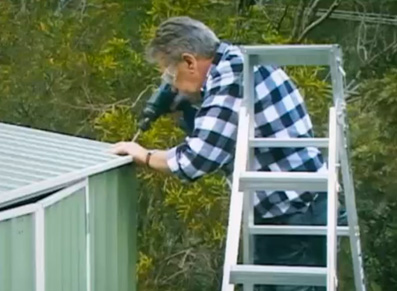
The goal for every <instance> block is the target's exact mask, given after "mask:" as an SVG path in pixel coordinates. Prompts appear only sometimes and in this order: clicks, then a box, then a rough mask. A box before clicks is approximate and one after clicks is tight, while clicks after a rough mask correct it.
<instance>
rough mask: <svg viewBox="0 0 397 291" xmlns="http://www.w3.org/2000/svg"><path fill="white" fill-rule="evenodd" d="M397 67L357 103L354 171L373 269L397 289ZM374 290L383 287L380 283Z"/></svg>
mask: <svg viewBox="0 0 397 291" xmlns="http://www.w3.org/2000/svg"><path fill="white" fill-rule="evenodd" d="M396 92H397V71H396V70H395V69H394V70H391V71H389V72H388V73H387V74H385V76H384V77H383V78H380V79H374V80H370V81H367V82H366V83H365V85H364V87H363V89H362V99H361V101H360V102H359V103H358V104H356V106H355V107H354V108H352V110H351V111H352V112H351V115H352V116H353V119H352V124H351V127H352V132H353V136H352V139H353V146H354V152H353V153H354V154H353V161H354V164H353V165H354V169H355V171H354V173H355V178H356V182H357V184H356V185H357V193H358V195H359V197H360V201H359V202H360V204H359V205H360V217H361V221H362V232H363V236H364V238H366V239H365V240H364V251H365V253H366V262H367V272H368V275H369V277H370V278H371V279H372V284H373V285H374V286H378V290H385V291H388V290H390V291H391V290H395V288H396V286H397V280H396V278H395V276H394V275H393V274H394V271H393V270H396V269H397V249H396V247H395V244H396V241H397V219H396V215H395V214H396V213H397V202H396V198H395V193H396V191H397V162H396V159H395V158H394V157H395V156H396V155H397V127H396V125H397V110H396V108H397V97H396ZM374 288H375V289H374V290H377V289H376V287H374Z"/></svg>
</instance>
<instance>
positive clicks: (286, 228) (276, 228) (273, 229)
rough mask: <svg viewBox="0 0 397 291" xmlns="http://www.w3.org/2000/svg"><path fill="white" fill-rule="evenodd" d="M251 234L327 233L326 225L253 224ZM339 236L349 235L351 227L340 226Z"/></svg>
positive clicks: (338, 229) (338, 228) (250, 228)
mask: <svg viewBox="0 0 397 291" xmlns="http://www.w3.org/2000/svg"><path fill="white" fill-rule="evenodd" d="M248 229H249V233H250V234H266V235H327V227H326V226H310V225H252V226H250V227H249V228H248ZM336 232H337V234H338V235H339V236H349V227H347V226H338V227H337V230H336Z"/></svg>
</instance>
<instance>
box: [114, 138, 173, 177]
mask: <svg viewBox="0 0 397 291" xmlns="http://www.w3.org/2000/svg"><path fill="white" fill-rule="evenodd" d="M110 152H111V153H112V154H115V155H130V156H131V157H132V158H133V160H134V162H136V163H138V164H141V165H144V164H145V163H146V158H147V155H148V152H149V151H148V150H147V149H145V148H144V147H142V146H140V145H139V144H137V143H136V142H133V141H130V142H125V141H122V142H119V143H116V144H114V145H113V146H112V148H111V150H110ZM149 166H150V167H151V168H152V169H155V170H157V171H161V172H164V173H170V172H171V171H170V169H169V167H168V164H167V152H166V151H156V152H155V153H153V154H152V156H151V159H150V163H149Z"/></svg>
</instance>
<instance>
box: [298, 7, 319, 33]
mask: <svg viewBox="0 0 397 291" xmlns="http://www.w3.org/2000/svg"><path fill="white" fill-rule="evenodd" d="M319 3H320V0H312V1H310V3H309V8H308V9H307V11H306V12H305V18H304V20H303V21H302V31H303V30H304V29H305V28H306V26H307V24H308V22H309V21H310V19H311V18H312V15H313V11H314V9H316V7H317V6H318V4H319Z"/></svg>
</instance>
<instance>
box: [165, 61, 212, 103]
mask: <svg viewBox="0 0 397 291" xmlns="http://www.w3.org/2000/svg"><path fill="white" fill-rule="evenodd" d="M159 63H160V69H161V71H162V72H163V75H162V79H163V80H164V81H165V82H167V83H169V84H171V85H172V86H173V87H175V88H176V89H177V90H178V92H179V94H181V95H184V96H187V97H191V98H193V99H196V98H197V97H198V96H200V91H201V87H202V86H203V83H204V81H205V77H206V74H207V70H208V67H207V68H205V64H206V61H205V60H202V59H197V58H196V57H195V56H193V55H191V54H183V55H182V60H181V61H180V62H179V63H178V64H176V65H171V66H165V65H164V62H162V61H159Z"/></svg>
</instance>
